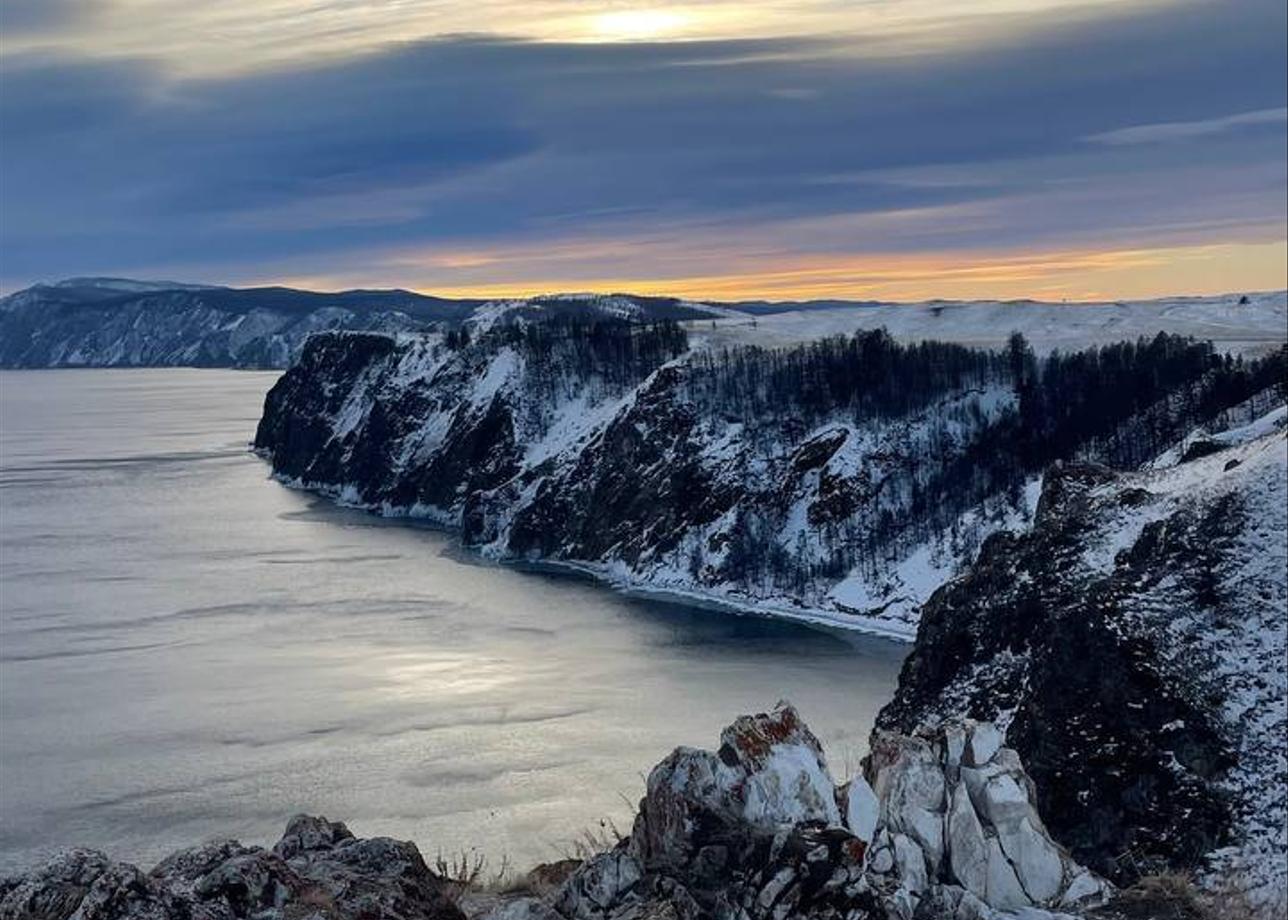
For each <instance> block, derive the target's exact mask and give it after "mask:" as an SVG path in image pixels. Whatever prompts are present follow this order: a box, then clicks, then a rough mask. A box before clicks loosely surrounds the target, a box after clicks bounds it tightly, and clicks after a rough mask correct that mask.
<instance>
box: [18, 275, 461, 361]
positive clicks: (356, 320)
mask: <svg viewBox="0 0 1288 920" xmlns="http://www.w3.org/2000/svg"><path fill="white" fill-rule="evenodd" d="M477 305H478V301H457V300H445V299H442V298H437V297H425V296H423V295H421V294H414V293H412V292H410V291H341V292H339V293H334V294H330V293H327V294H324V293H317V292H313V291H299V290H294V289H292V288H285V287H262V288H228V287H215V286H208V285H197V284H180V283H176V282H168V281H159V282H152V281H133V280H129V279H123V278H72V279H69V280H67V281H61V282H58V283H57V284H41V285H36V286H35V287H31V288H27V289H26V290H23V291H19V292H17V293H15V294H11V295H9V296H8V297H5V298H3V300H0V367H118V366H125V367H146V366H196V367H259V368H267V367H285V366H287V365H288V364H290V362H291V361H292V360H293V359H294V358H295V356H296V355H297V354H298V353H299V350H300V348H301V347H302V346H303V344H304V340H305V339H307V338H308V336H309V335H311V334H312V333H314V332H319V331H323V330H326V329H365V330H379V331H384V332H400V331H412V330H418V329H424V328H426V327H427V326H428V325H430V324H432V323H434V322H441V321H456V320H459V319H461V318H462V317H464V316H467V315H469V313H470V312H471V311H472V310H473V309H474V307H475V306H477Z"/></svg>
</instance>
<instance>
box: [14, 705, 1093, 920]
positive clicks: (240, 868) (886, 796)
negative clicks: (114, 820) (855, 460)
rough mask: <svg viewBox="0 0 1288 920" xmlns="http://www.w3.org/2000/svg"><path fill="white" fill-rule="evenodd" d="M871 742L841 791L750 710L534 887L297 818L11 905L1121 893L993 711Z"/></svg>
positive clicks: (815, 754)
mask: <svg viewBox="0 0 1288 920" xmlns="http://www.w3.org/2000/svg"><path fill="white" fill-rule="evenodd" d="M874 744H875V746H874V749H873V752H872V755H871V757H870V758H869V759H868V761H867V765H866V769H865V772H864V774H863V775H861V776H856V777H854V778H852V779H851V780H850V781H849V782H848V783H847V784H846V785H845V786H843V787H840V788H838V787H837V785H836V784H835V782H834V781H833V778H832V776H831V774H830V772H829V771H828V767H827V762H826V760H825V758H824V755H823V750H822V746H821V745H820V744H819V742H818V739H817V738H816V737H815V736H814V735H813V733H812V732H810V730H809V728H808V727H807V726H806V725H805V724H804V722H803V721H802V720H801V718H800V716H799V714H798V713H797V712H796V710H795V709H794V708H792V707H791V706H790V705H787V704H783V703H780V704H779V705H778V706H777V707H776V708H775V709H774V710H773V711H772V712H768V713H761V714H758V715H754V716H745V717H743V718H740V719H738V720H737V721H735V722H734V723H733V724H732V725H730V726H729V727H728V728H726V729H725V730H724V732H723V733H722V734H721V737H720V745H719V748H718V749H717V750H716V751H714V752H712V751H702V750H695V749H692V748H678V749H677V750H676V751H675V752H674V753H672V754H671V756H669V757H668V758H666V759H665V760H664V761H662V762H661V763H660V764H658V765H657V766H656V767H655V768H654V769H653V771H652V773H651V774H650V775H649V778H648V785H647V791H646V793H645V795H644V797H643V799H642V800H641V801H640V805H639V812H638V814H637V816H636V819H635V824H634V827H633V828H632V831H631V834H630V836H629V837H628V838H626V839H625V840H623V841H622V842H621V843H620V844H619V845H618V846H616V847H615V848H613V849H611V850H608V851H606V852H603V853H599V854H597V855H595V856H593V857H591V858H590V859H588V860H585V861H584V862H581V863H575V862H570V861H564V862H562V863H559V864H556V865H553V866H547V867H542V870H541V871H539V872H534V873H532V874H531V875H530V876H529V878H528V879H527V882H526V887H527V888H528V889H529V890H528V891H526V892H519V893H511V894H500V895H487V896H481V897H479V896H469V895H468V894H467V893H466V892H464V891H463V890H462V888H461V886H460V885H457V884H455V883H453V882H451V881H448V880H445V879H443V878H441V877H439V876H437V875H435V874H434V873H433V872H432V871H430V869H429V868H428V867H427V866H426V865H425V862H424V860H423V859H421V856H420V853H419V852H418V851H417V849H416V847H415V846H414V845H413V844H410V843H404V842H400V841H395V840H390V839H387V838H372V839H369V840H363V839H358V838H355V837H354V836H353V834H351V833H350V832H349V830H348V828H346V827H345V826H344V825H343V824H340V823H336V822H331V821H327V820H326V819H325V818H314V817H308V816H299V817H296V818H293V819H292V820H291V822H290V824H289V825H288V826H287V828H286V832H285V833H284V834H283V836H282V839H281V840H279V841H278V842H277V844H276V845H274V846H273V847H272V848H271V849H267V850H265V849H261V848H259V847H250V846H243V845H242V844H240V843H237V842H236V841H217V842H213V843H207V844H203V845H201V846H198V847H194V848H192V849H188V850H183V851H181V852H179V853H176V854H174V855H173V856H170V857H169V858H167V859H165V860H164V861H162V862H161V863H160V864H159V865H158V866H157V867H156V868H155V869H153V870H152V871H151V872H147V873H144V872H142V871H140V870H139V869H137V868H135V867H134V866H130V865H128V864H125V863H116V862H113V861H111V860H110V859H108V857H106V856H104V855H103V854H102V853H98V852H95V851H92V850H72V851H69V852H67V853H65V854H63V855H61V856H59V857H57V858H55V859H53V860H50V861H49V862H48V863H46V864H45V865H44V866H41V867H39V868H37V869H35V870H33V871H32V872H29V873H28V874H26V875H25V876H22V877H20V878H14V879H7V880H4V881H3V882H0V920H248V918H255V920H304V918H317V920H412V918H421V920H464V918H465V917H466V916H467V914H466V912H465V910H468V912H469V913H468V916H471V917H475V918H482V917H486V918H487V920H786V918H802V920H912V918H917V920H931V918H934V920H1002V918H1007V917H1012V916H1020V915H1018V914H1015V911H1017V910H1024V911H1027V912H1026V913H1023V914H1022V916H1023V917H1024V918H1025V920H1042V918H1048V920H1050V918H1053V917H1056V916H1065V913H1064V912H1065V911H1073V912H1077V911H1081V910H1083V909H1086V908H1090V907H1094V906H1097V905H1099V904H1101V903H1103V902H1104V901H1105V900H1106V899H1107V898H1108V897H1109V896H1110V894H1111V888H1110V887H1109V886H1108V885H1107V884H1106V883H1104V882H1103V881H1101V880H1100V879H1099V878H1097V877H1096V876H1094V875H1093V874H1091V873H1089V872H1087V871H1086V870H1084V869H1082V868H1081V867H1079V866H1078V865H1077V864H1076V863H1074V862H1073V860H1072V859H1071V858H1070V857H1069V856H1068V855H1067V854H1066V853H1065V852H1064V851H1063V850H1062V849H1061V848H1060V847H1059V846H1058V845H1057V844H1056V843H1055V842H1054V841H1053V840H1052V839H1051V837H1050V836H1049V835H1048V834H1047V832H1046V830H1045V827H1044V825H1043V823H1042V820H1041V819H1040V818H1039V816H1038V814H1037V812H1036V810H1035V808H1034V801H1035V794H1034V789H1033V785H1032V783H1031V781H1030V780H1029V778H1028V776H1027V775H1026V774H1025V772H1024V769H1023V767H1022V766H1021V765H1020V763H1019V759H1018V757H1017V756H1016V755H1015V752H1014V751H1011V750H1009V749H1007V748H1005V747H1001V746H1000V735H999V733H998V732H997V730H996V729H995V728H994V727H993V726H991V725H987V724H974V723H965V724H963V725H960V726H955V727H953V728H952V729H950V730H948V731H946V732H943V733H939V734H936V735H933V736H929V737H904V736H895V735H890V734H878V735H877V736H876V738H875V740H874ZM462 895H466V896H464V897H462ZM458 903H459V906H458ZM463 908H464V909H465V910H463ZM1053 911H1058V912H1060V913H1053Z"/></svg>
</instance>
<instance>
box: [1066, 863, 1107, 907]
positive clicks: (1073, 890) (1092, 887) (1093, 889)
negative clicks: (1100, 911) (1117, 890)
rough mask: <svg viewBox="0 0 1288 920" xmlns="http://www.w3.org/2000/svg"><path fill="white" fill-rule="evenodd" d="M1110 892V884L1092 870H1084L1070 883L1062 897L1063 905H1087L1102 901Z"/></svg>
mask: <svg viewBox="0 0 1288 920" xmlns="http://www.w3.org/2000/svg"><path fill="white" fill-rule="evenodd" d="M1108 894H1109V889H1108V886H1106V884H1105V882H1104V880H1103V879H1099V878H1097V877H1096V876H1094V875H1092V874H1091V873H1090V872H1086V871H1083V872H1082V873H1081V874H1080V875H1078V876H1077V877H1075V878H1074V880H1073V881H1071V882H1070V883H1069V887H1068V888H1066V889H1065V890H1064V894H1063V895H1062V896H1061V898H1060V906H1061V907H1086V906H1091V905H1098V904H1100V903H1102V902H1103V901H1104V900H1105V899H1106V898H1107V897H1108Z"/></svg>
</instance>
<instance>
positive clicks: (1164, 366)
mask: <svg viewBox="0 0 1288 920" xmlns="http://www.w3.org/2000/svg"><path fill="white" fill-rule="evenodd" d="M1284 356H1285V352H1284V350H1283V349H1281V350H1280V351H1278V352H1277V353H1275V354H1273V355H1271V356H1269V357H1268V358H1263V359H1260V360H1256V361H1252V362H1245V361H1244V360H1243V358H1242V356H1232V355H1229V354H1220V353H1218V352H1217V351H1216V349H1215V348H1214V347H1213V346H1212V344H1211V343H1210V342H1196V341H1194V340H1193V339H1188V338H1185V337H1183V336H1177V335H1168V334H1167V333H1163V332H1160V333H1159V334H1158V335H1156V336H1155V337H1154V338H1152V339H1141V340H1140V341H1137V342H1118V343H1115V344H1113V345H1104V346H1101V347H1099V348H1088V349H1086V350H1083V351H1078V352H1073V353H1071V354H1061V353H1060V352H1055V353H1053V354H1051V355H1049V356H1048V357H1047V358H1045V359H1044V360H1042V361H1038V360H1037V359H1036V358H1035V357H1034V355H1033V352H1032V350H1031V349H1030V348H1029V347H1028V345H1027V343H1025V341H1024V339H1023V337H1022V336H1019V335H1015V336H1012V337H1011V341H1010V346H1009V348H1008V358H1009V362H1010V364H1011V367H1012V376H1013V379H1014V380H1015V387H1016V391H1017V393H1018V394H1019V419H1018V423H1019V428H1020V431H1019V454H1020V458H1019V459H1020V461H1021V462H1022V463H1023V465H1024V466H1025V467H1026V468H1029V469H1038V468H1041V467H1043V466H1045V465H1046V464H1048V463H1049V462H1051V461H1052V460H1057V459H1061V458H1065V457H1071V456H1073V455H1074V454H1075V453H1078V452H1079V451H1080V450H1081V449H1082V448H1084V447H1085V446H1086V445H1089V444H1093V443H1095V442H1097V441H1101V440H1102V439H1106V438H1109V437H1110V436H1116V437H1115V438H1114V441H1113V444H1112V446H1111V445H1110V444H1109V443H1106V444H1105V449H1104V452H1103V455H1102V456H1096V457H1095V459H1097V460H1100V461H1101V462H1105V463H1109V464H1110V465H1113V466H1119V467H1133V466H1138V465H1139V464H1141V463H1143V462H1144V461H1146V460H1148V459H1149V458H1150V457H1153V456H1155V455H1157V454H1159V453H1161V452H1162V451H1163V450H1165V449H1167V447H1169V446H1170V445H1171V443H1172V442H1174V441H1176V440H1178V439H1179V438H1181V437H1182V436H1183V435H1184V434H1185V433H1186V431H1187V430H1188V429H1189V428H1192V427H1193V426H1194V425H1196V424H1198V423H1200V422H1202V421H1205V420H1207V419H1210V418H1212V417H1214V416H1216V415H1217V414H1218V413H1219V412H1221V411H1222V410H1223V409H1226V408H1229V407H1230V406H1233V405H1236V404H1238V403H1240V402H1242V401H1243V400H1245V399H1248V398H1249V397H1250V396H1252V395H1253V394H1254V393H1257V392H1259V391H1261V390H1264V389H1266V388H1267V387H1271V386H1274V385H1276V384H1279V385H1280V386H1282V385H1283V381H1284V373H1285V357H1284ZM1129 419H1136V420H1137V422H1138V424H1135V425H1134V426H1133V429H1132V431H1129V432H1119V431H1118V429H1119V428H1120V426H1122V425H1123V423H1124V422H1126V421H1128V420H1129ZM1083 453H1085V451H1083Z"/></svg>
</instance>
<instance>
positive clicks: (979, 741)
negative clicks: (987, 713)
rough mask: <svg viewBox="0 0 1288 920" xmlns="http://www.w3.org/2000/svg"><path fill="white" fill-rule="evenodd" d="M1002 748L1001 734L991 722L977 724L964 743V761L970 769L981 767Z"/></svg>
mask: <svg viewBox="0 0 1288 920" xmlns="http://www.w3.org/2000/svg"><path fill="white" fill-rule="evenodd" d="M1001 746H1002V733H1001V732H1000V731H998V730H997V726H996V725H994V724H993V723H992V722H978V723H976V725H975V726H974V728H972V729H971V733H970V738H969V739H968V740H967V742H966V750H965V752H964V754H965V756H964V761H965V763H966V765H967V766H970V767H982V766H984V764H986V763H988V762H989V761H990V760H992V759H993V755H994V754H996V753H997V751H998V749H999V748H1000V747H1001Z"/></svg>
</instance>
